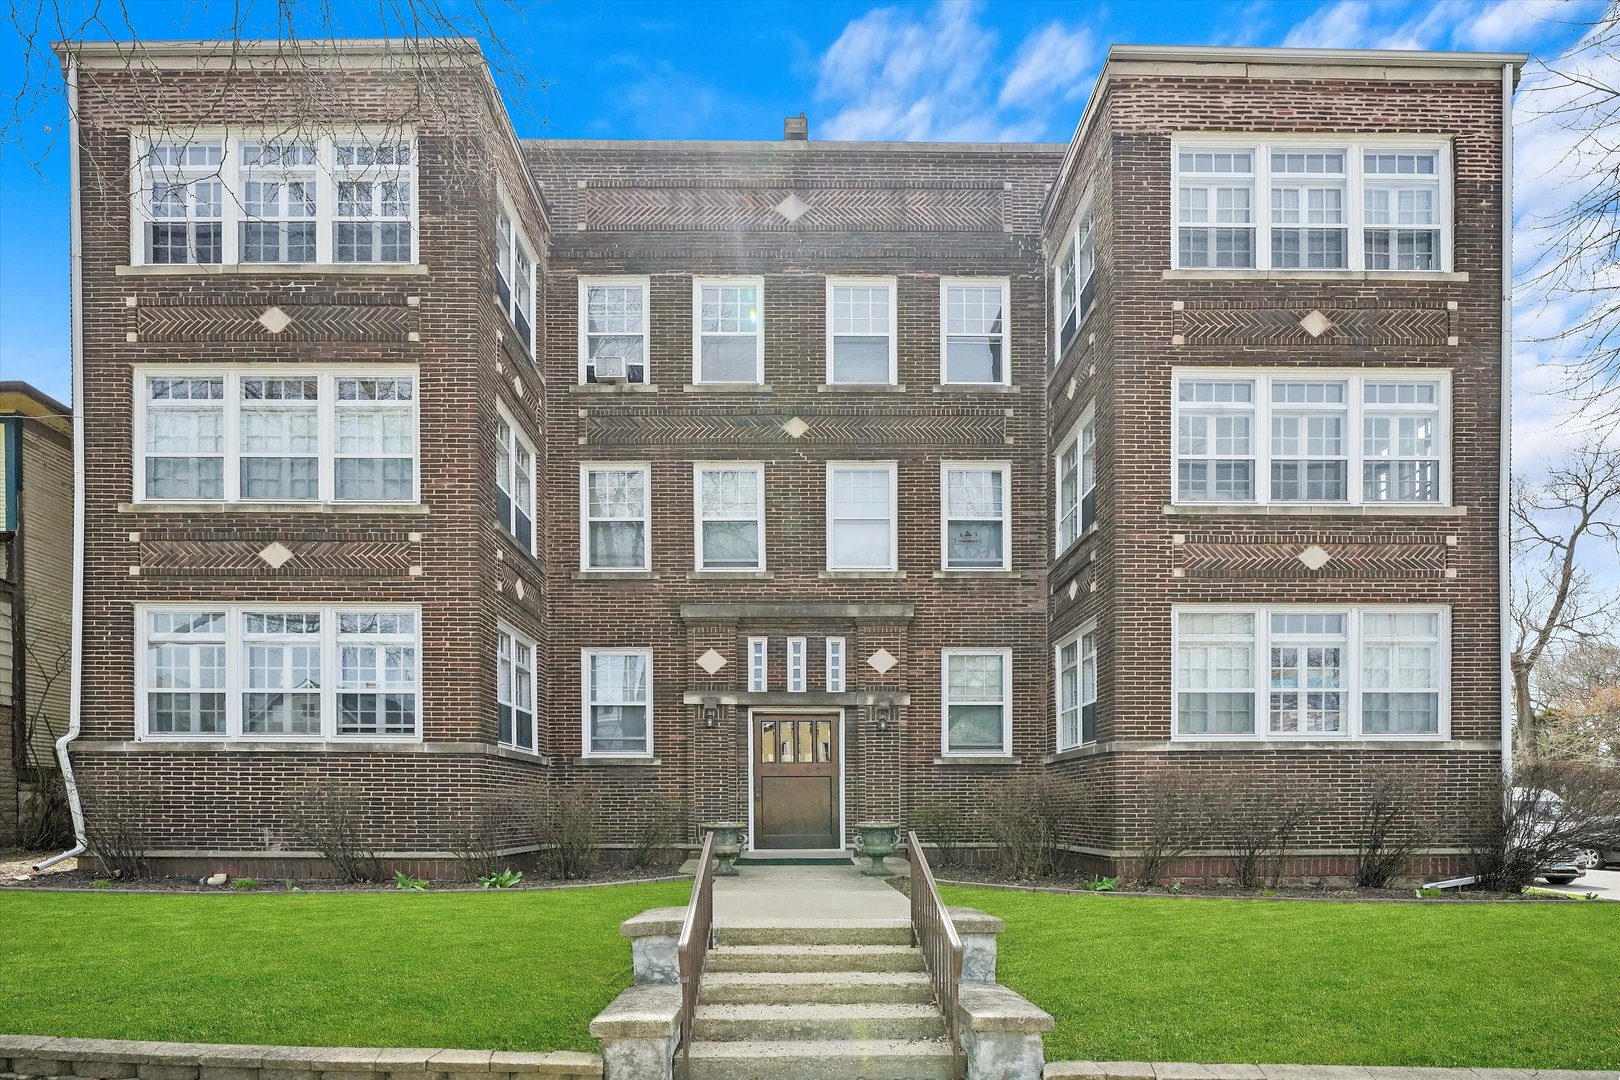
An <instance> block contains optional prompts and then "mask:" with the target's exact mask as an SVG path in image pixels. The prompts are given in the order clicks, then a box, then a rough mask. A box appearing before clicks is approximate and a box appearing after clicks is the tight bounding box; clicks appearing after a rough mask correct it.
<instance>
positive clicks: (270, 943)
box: [0, 882, 691, 1050]
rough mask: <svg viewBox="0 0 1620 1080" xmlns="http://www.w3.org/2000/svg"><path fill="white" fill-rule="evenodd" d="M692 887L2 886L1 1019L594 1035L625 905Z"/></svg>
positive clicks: (549, 1039) (586, 1040) (150, 1033)
mask: <svg viewBox="0 0 1620 1080" xmlns="http://www.w3.org/2000/svg"><path fill="white" fill-rule="evenodd" d="M690 892H691V887H690V885H689V884H687V883H685V882H661V883H654V884H644V885H612V886H603V887H601V888H591V889H563V890H556V891H546V892H541V891H527V892H456V893H324V894H323V893H299V894H284V893H283V894H280V895H277V894H270V893H238V894H227V895H219V896H198V895H195V894H191V895H167V894H151V893H147V894H112V893H44V892H40V893H29V892H20V891H18V892H0V973H3V974H0V1032H11V1033H21V1034H43V1035H75V1036H82V1037H86V1038H118V1039H157V1040H164V1041H177V1042H235V1043H282V1044H287V1045H294V1046H299V1045H304V1046H439V1047H473V1048H480V1049H501V1050H596V1049H597V1043H596V1041H595V1040H594V1039H592V1038H590V1037H589V1036H588V1035H587V1034H586V1030H585V1029H586V1026H587V1025H588V1024H589V1023H590V1021H591V1018H592V1017H594V1016H595V1015H596V1014H597V1013H598V1012H599V1011H600V1010H601V1008H602V1006H604V1005H606V1004H607V1003H608V1002H609V1001H610V1000H612V998H613V996H614V995H615V994H617V993H618V992H619V990H621V989H622V988H623V987H625V986H627V985H629V982H630V942H629V941H628V940H626V939H625V938H622V937H620V936H619V933H618V927H619V923H620V921H621V920H623V919H625V918H627V917H629V916H631V915H634V914H636V913H637V912H639V911H643V910H645V909H647V908H650V907H661V906H666V905H672V904H685V903H686V900H687V897H688V896H689V895H690Z"/></svg>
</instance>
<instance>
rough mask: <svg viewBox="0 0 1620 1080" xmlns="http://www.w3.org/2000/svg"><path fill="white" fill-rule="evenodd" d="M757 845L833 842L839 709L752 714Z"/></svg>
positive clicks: (822, 844)
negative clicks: (832, 711) (828, 711)
mask: <svg viewBox="0 0 1620 1080" xmlns="http://www.w3.org/2000/svg"><path fill="white" fill-rule="evenodd" d="M753 722H754V847H756V848H835V847H842V846H843V845H842V844H841V843H840V842H839V836H838V816H839V809H840V807H839V791H838V754H839V747H838V714H837V713H818V714H814V715H812V714H806V713H755V714H754V721H753Z"/></svg>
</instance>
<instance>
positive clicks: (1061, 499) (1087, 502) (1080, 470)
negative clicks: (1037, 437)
mask: <svg viewBox="0 0 1620 1080" xmlns="http://www.w3.org/2000/svg"><path fill="white" fill-rule="evenodd" d="M1053 467H1054V471H1055V472H1056V484H1055V486H1056V489H1057V553H1058V554H1059V555H1061V554H1063V553H1064V552H1065V551H1067V550H1069V548H1070V547H1072V546H1073V545H1074V543H1075V541H1076V540H1079V539H1080V537H1082V536H1084V535H1085V534H1086V532H1087V531H1088V530H1090V529H1091V528H1092V527H1093V526H1094V525H1096V524H1097V422H1096V419H1095V417H1094V416H1093V415H1092V412H1091V410H1090V409H1089V408H1088V409H1087V410H1086V411H1085V413H1084V414H1083V415H1082V416H1081V418H1080V422H1079V423H1078V424H1076V425H1075V426H1074V429H1073V430H1072V431H1070V432H1069V436H1068V438H1066V439H1064V440H1063V442H1062V443H1060V444H1058V451H1057V454H1056V455H1055V456H1054V457H1053Z"/></svg>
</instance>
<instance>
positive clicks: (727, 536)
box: [693, 462, 765, 571]
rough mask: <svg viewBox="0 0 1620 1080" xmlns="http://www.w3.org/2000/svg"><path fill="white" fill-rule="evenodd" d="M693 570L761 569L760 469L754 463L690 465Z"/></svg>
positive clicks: (762, 502)
mask: <svg viewBox="0 0 1620 1080" xmlns="http://www.w3.org/2000/svg"><path fill="white" fill-rule="evenodd" d="M693 487H694V488H695V491H696V497H697V500H696V501H697V507H696V510H697V514H696V525H697V535H696V536H695V538H694V539H695V542H696V547H697V568H698V569H699V570H739V571H746V570H763V569H765V467H764V466H763V465H760V464H758V463H757V462H730V463H725V464H715V465H703V464H699V465H695V466H693Z"/></svg>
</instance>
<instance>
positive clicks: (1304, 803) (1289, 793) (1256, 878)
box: [1212, 772, 1316, 889]
mask: <svg viewBox="0 0 1620 1080" xmlns="http://www.w3.org/2000/svg"><path fill="white" fill-rule="evenodd" d="M1212 809H1213V813H1214V817H1215V820H1216V822H1217V823H1218V824H1217V826H1216V829H1217V831H1218V833H1219V834H1220V836H1221V838H1222V840H1223V841H1224V843H1225V846H1226V847H1227V848H1228V849H1229V850H1230V852H1231V856H1232V861H1233V867H1234V869H1233V878H1234V881H1235V883H1236V884H1237V885H1238V887H1239V888H1244V889H1258V888H1260V887H1261V886H1262V885H1263V884H1267V883H1268V882H1269V884H1271V885H1272V886H1276V885H1277V884H1278V883H1279V882H1280V881H1281V880H1282V872H1283V865H1284V863H1285V862H1286V860H1287V857H1288V853H1289V852H1290V851H1291V850H1293V846H1294V839H1295V837H1296V836H1297V835H1298V833H1299V830H1300V829H1301V827H1303V826H1304V824H1305V823H1306V822H1307V821H1309V820H1310V819H1311V818H1313V817H1314V816H1315V815H1316V799H1315V796H1314V795H1313V793H1312V792H1311V791H1310V789H1309V788H1308V787H1307V786H1306V785H1305V783H1304V782H1303V781H1301V780H1300V779H1299V778H1298V777H1295V776H1293V775H1291V774H1287V773H1284V774H1276V773H1271V772H1262V773H1244V774H1239V775H1237V776H1235V777H1233V778H1232V779H1231V780H1229V781H1227V782H1226V783H1225V784H1223V785H1222V786H1221V787H1220V789H1219V791H1218V793H1217V794H1216V796H1215V798H1214V799H1213V802H1212ZM1267 871H1269V874H1268V873H1267Z"/></svg>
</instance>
